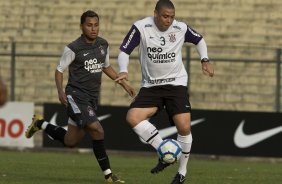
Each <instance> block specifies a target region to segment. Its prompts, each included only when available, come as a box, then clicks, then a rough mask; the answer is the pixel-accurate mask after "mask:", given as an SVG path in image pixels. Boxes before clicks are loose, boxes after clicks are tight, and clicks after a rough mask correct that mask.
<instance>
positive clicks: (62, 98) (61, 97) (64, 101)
mask: <svg viewBox="0 0 282 184" xmlns="http://www.w3.org/2000/svg"><path fill="white" fill-rule="evenodd" d="M58 96H59V100H60V102H61V104H63V105H64V106H68V101H67V95H66V94H65V92H64V91H59V92H58Z"/></svg>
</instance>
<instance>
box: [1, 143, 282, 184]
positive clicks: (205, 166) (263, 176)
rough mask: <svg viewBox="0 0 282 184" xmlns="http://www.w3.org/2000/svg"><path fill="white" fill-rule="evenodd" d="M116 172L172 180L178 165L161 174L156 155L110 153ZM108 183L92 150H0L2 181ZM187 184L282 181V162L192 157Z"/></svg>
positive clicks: (158, 183)
mask: <svg viewBox="0 0 282 184" xmlns="http://www.w3.org/2000/svg"><path fill="white" fill-rule="evenodd" d="M109 157H110V160H111V165H112V169H113V171H114V172H115V173H116V174H117V175H118V176H120V177H121V178H123V179H125V180H126V183H128V184H144V183H146V184H166V183H168V184H169V183H170V182H171V180H172V178H173V176H174V175H175V172H176V170H177V165H176V164H174V165H172V166H170V167H168V168H167V169H166V170H165V171H163V172H161V173H160V174H158V175H152V174H151V173H150V169H151V167H152V166H154V165H155V164H156V156H153V155H149V156H148V155H147V156H144V155H143V156H142V155H136V154H135V155H134V154H118V153H115V152H109ZM103 183H106V182H105V181H104V178H103V176H102V173H101V171H100V169H99V167H98V164H97V162H96V159H95V157H94V156H93V154H92V153H83V154H82V153H75V152H57V153H55V152H50V151H49V152H42V151H40V152H35V151H11V150H1V149H0V184H103ZM185 183H187V184H281V183H282V163H281V162H270V161H269V160H265V161H261V160H259V161H247V160H245V159H231V160H227V159H213V160H212V159H199V158H193V156H192V157H191V159H190V161H189V174H188V178H187V180H186V182H185Z"/></svg>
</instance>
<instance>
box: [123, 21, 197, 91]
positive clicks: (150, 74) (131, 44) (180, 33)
mask: <svg viewBox="0 0 282 184" xmlns="http://www.w3.org/2000/svg"><path fill="white" fill-rule="evenodd" d="M201 39H202V35H200V34H199V33H197V32H196V31H195V30H193V29H192V28H190V27H189V26H188V25H187V24H185V23H183V22H179V21H176V20H174V21H173V23H172V25H171V26H170V27H169V29H168V30H166V31H164V32H161V31H159V30H158V28H157V26H156V25H155V22H154V17H146V18H144V19H142V20H139V21H136V22H135V23H134V24H133V25H132V27H131V29H130V31H129V32H128V34H127V35H126V37H125V38H124V40H123V43H122V44H121V46H120V50H121V51H122V52H125V53H126V54H128V55H130V54H131V52H132V51H133V50H134V48H135V47H137V46H138V45H139V61H140V64H141V69H142V83H141V86H142V87H151V86H157V85H167V84H170V85H182V86H187V80H188V76H187V72H186V70H185V67H184V65H183V62H182V53H181V49H182V46H183V44H184V43H185V42H190V43H193V44H195V45H196V44H198V43H199V42H200V41H201Z"/></svg>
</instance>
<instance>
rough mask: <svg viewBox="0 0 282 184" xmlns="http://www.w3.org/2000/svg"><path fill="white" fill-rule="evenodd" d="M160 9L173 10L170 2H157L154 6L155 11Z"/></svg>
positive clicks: (162, 0) (161, 0) (163, 0)
mask: <svg viewBox="0 0 282 184" xmlns="http://www.w3.org/2000/svg"><path fill="white" fill-rule="evenodd" d="M162 7H166V8H171V9H175V8H174V5H173V3H172V2H171V1H170V0H159V1H158V2H157V4H156V7H155V10H157V11H160V9H161V8H162Z"/></svg>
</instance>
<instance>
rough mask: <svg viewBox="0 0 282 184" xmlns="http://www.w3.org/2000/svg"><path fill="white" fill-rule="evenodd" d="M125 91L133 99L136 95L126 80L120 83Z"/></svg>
mask: <svg viewBox="0 0 282 184" xmlns="http://www.w3.org/2000/svg"><path fill="white" fill-rule="evenodd" d="M119 84H120V85H121V86H122V87H123V89H124V90H125V91H126V92H127V93H128V94H129V96H131V97H135V95H136V93H135V90H134V88H132V87H131V86H130V85H128V84H127V83H126V82H125V80H124V79H123V80H121V82H120V83H119Z"/></svg>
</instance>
